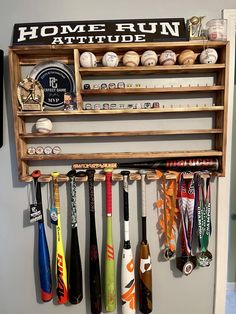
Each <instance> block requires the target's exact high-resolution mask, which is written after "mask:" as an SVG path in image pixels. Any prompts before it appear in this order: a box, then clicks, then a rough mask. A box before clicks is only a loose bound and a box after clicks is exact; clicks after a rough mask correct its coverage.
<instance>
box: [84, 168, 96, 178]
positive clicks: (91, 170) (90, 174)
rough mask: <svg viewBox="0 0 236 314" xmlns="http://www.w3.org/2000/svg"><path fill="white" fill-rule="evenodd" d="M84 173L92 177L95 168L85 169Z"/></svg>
mask: <svg viewBox="0 0 236 314" xmlns="http://www.w3.org/2000/svg"><path fill="white" fill-rule="evenodd" d="M86 174H87V176H88V177H92V176H94V174H95V170H94V169H87V170H86Z"/></svg>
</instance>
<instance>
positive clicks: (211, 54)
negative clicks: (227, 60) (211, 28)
mask: <svg viewBox="0 0 236 314" xmlns="http://www.w3.org/2000/svg"><path fill="white" fill-rule="evenodd" d="M217 59H218V53H217V51H216V50H215V49H213V48H207V49H204V50H203V51H202V52H201V54H200V58H199V60H200V63H203V64H207V63H216V61H217Z"/></svg>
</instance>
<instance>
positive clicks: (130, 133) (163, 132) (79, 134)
mask: <svg viewBox="0 0 236 314" xmlns="http://www.w3.org/2000/svg"><path fill="white" fill-rule="evenodd" d="M220 133H223V130H222V129H206V130H203V129H199V130H156V131H141V130H140V131H126V132H77V133H46V134H45V133H19V136H20V137H21V138H25V139H27V138H28V139H30V138H52V137H107V136H111V137H121V136H158V135H160V136H161V135H191V134H220Z"/></svg>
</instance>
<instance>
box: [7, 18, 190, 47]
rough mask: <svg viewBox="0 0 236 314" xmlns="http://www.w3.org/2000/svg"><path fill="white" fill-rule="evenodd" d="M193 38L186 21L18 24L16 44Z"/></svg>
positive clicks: (122, 41) (15, 27)
mask: <svg viewBox="0 0 236 314" xmlns="http://www.w3.org/2000/svg"><path fill="white" fill-rule="evenodd" d="M188 39H189V36H188V31H187V27H186V24H185V21H184V19H183V18H160V19H141V20H110V21H80V22H49V23H26V24H15V25H14V32H13V42H12V44H13V46H15V45H60V44H99V43H112V44H114V43H131V42H137V43H138V42H158V41H186V40H188Z"/></svg>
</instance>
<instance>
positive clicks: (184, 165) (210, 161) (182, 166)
mask: <svg viewBox="0 0 236 314" xmlns="http://www.w3.org/2000/svg"><path fill="white" fill-rule="evenodd" d="M118 167H119V168H129V169H160V170H167V169H168V170H179V171H184V170H193V171H200V170H209V171H217V170H218V169H219V161H218V159H217V158H192V159H190V158H183V159H168V160H148V161H141V162H131V163H119V164H118Z"/></svg>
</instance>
